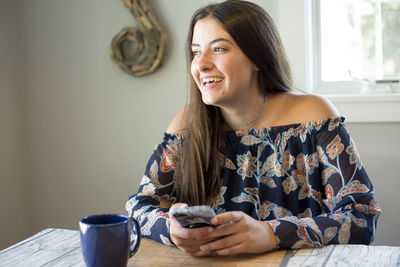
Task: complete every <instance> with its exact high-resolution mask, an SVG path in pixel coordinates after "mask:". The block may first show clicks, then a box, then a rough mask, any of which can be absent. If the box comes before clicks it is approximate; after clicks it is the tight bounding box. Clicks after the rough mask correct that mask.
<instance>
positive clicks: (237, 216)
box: [211, 211, 244, 225]
mask: <svg viewBox="0 0 400 267" xmlns="http://www.w3.org/2000/svg"><path fill="white" fill-rule="evenodd" d="M243 216H244V213H243V212H241V211H231V212H224V213H221V214H218V215H215V216H214V217H213V218H212V219H211V222H212V223H213V224H216V225H218V224H227V223H228V224H229V223H235V222H238V221H240V220H241V219H242V218H243Z"/></svg>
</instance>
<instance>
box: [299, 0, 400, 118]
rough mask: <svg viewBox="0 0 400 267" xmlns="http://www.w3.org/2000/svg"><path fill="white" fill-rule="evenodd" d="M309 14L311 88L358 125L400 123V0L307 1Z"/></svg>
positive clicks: (307, 18)
mask: <svg viewBox="0 0 400 267" xmlns="http://www.w3.org/2000/svg"><path fill="white" fill-rule="evenodd" d="M305 11H306V13H305V16H306V32H307V35H308V36H307V50H308V51H307V54H308V64H307V65H308V68H307V76H308V77H307V86H308V87H309V88H311V90H312V91H313V92H314V93H317V94H322V95H327V96H328V98H330V99H331V101H332V102H334V104H335V105H336V106H338V105H339V106H340V105H342V106H343V107H344V110H346V111H348V112H349V113H351V114H352V116H353V114H357V112H358V113H359V114H357V115H354V117H355V118H356V119H354V120H353V121H397V122H399V121H400V0H305ZM357 106H359V107H360V108H359V109H358V110H356V109H357ZM339 111H340V112H341V113H343V112H342V111H341V110H340V109H339ZM368 112H370V113H369V114H368Z"/></svg>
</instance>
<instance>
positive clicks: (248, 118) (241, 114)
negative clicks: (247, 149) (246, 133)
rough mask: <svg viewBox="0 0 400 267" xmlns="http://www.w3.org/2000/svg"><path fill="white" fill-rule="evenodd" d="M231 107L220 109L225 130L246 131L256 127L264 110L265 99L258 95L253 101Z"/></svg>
mask: <svg viewBox="0 0 400 267" xmlns="http://www.w3.org/2000/svg"><path fill="white" fill-rule="evenodd" d="M246 102H247V103H246V104H245V105H244V104H240V105H239V104H237V105H235V106H233V107H221V114H222V117H223V118H224V120H225V124H226V128H228V129H231V130H246V129H249V128H254V127H255V126H257V125H258V123H259V122H260V120H261V118H262V117H263V114H264V111H265V109H266V103H267V97H266V96H261V95H259V96H258V97H256V98H254V99H253V100H250V101H246Z"/></svg>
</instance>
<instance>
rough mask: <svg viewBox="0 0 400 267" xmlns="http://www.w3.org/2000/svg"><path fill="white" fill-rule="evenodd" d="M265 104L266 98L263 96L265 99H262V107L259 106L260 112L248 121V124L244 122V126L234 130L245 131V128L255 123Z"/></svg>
mask: <svg viewBox="0 0 400 267" xmlns="http://www.w3.org/2000/svg"><path fill="white" fill-rule="evenodd" d="M266 102H267V97H266V96H265V97H264V103H263V105H262V106H261V108H260V110H259V111H258V113H257V114H256V115H255V116H254V117H253V118H252V119H251V120H250V121H248V122H246V123H245V124H243V125H240V127H238V128H236V129H235V131H238V130H242V129H246V128H247V127H249V126H251V125H252V124H253V123H255V122H256V121H257V120H258V119H259V118H260V116H261V114H262V113H263V111H264V107H265V103H266Z"/></svg>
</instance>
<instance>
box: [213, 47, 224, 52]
mask: <svg viewBox="0 0 400 267" xmlns="http://www.w3.org/2000/svg"><path fill="white" fill-rule="evenodd" d="M225 50H226V49H225V48H223V47H215V48H214V52H223V51H225Z"/></svg>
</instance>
